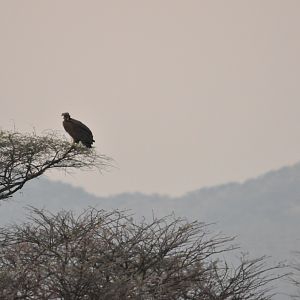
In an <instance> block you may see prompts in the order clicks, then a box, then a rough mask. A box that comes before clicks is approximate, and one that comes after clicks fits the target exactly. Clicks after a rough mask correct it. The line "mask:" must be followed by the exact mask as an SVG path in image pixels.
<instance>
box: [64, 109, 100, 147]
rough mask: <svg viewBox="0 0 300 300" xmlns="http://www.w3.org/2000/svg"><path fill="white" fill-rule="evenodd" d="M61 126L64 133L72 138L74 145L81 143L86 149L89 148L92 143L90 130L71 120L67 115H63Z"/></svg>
mask: <svg viewBox="0 0 300 300" xmlns="http://www.w3.org/2000/svg"><path fill="white" fill-rule="evenodd" d="M62 116H63V117H64V120H63V126H64V128H65V130H66V132H67V133H68V134H69V135H70V136H71V137H72V138H73V140H74V143H79V142H81V143H82V144H83V145H85V146H86V147H87V148H91V147H92V144H93V142H95V141H94V139H93V134H92V132H91V130H90V129H89V128H88V127H87V126H86V125H84V124H83V123H81V122H80V121H78V120H75V119H72V118H71V116H70V114H69V113H63V114H62Z"/></svg>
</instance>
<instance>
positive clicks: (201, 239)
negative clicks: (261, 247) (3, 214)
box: [0, 209, 276, 300]
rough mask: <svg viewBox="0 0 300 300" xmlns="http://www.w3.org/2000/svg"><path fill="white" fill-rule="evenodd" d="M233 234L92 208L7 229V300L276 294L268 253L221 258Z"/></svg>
mask: <svg viewBox="0 0 300 300" xmlns="http://www.w3.org/2000/svg"><path fill="white" fill-rule="evenodd" d="M231 241H232V239H231V238H226V237H223V236H220V235H215V236H213V235H212V234H211V233H209V232H208V227H207V225H205V224H203V223H199V222H193V223H189V222H187V221H185V220H182V219H176V218H174V217H166V218H163V219H154V220H153V221H152V222H150V223H147V222H145V221H142V222H140V223H137V222H135V221H134V220H133V219H132V218H131V217H130V216H128V215H127V214H125V213H123V212H118V211H114V212H105V211H99V210H95V209H89V210H87V211H85V212H84V213H83V214H82V215H80V216H77V217H76V216H74V215H73V214H72V212H60V213H59V214H57V215H52V214H50V213H47V212H45V211H42V210H37V209H33V210H32V215H31V219H30V222H28V223H25V224H21V225H15V226H11V227H7V228H2V229H1V230H0V298H1V299H105V300H106V299H144V300H148V299H161V300H164V299H166V300H167V299H182V300H183V299H201V300H213V299H215V300H225V299H230V300H242V299H243V300H245V299H253V300H254V299H255V300H257V299H270V298H271V294H270V291H271V286H270V282H272V281H273V280H274V279H275V278H276V276H274V275H272V274H271V273H270V272H272V270H275V269H276V267H274V268H273V267H271V268H270V267H267V266H266V263H265V259H264V258H259V259H254V260H249V259H247V258H246V257H243V258H242V259H241V262H240V264H239V265H238V266H236V267H229V265H228V264H227V263H226V262H225V261H223V260H221V259H220V253H223V252H227V251H230V250H233V247H232V246H231V245H230V244H231Z"/></svg>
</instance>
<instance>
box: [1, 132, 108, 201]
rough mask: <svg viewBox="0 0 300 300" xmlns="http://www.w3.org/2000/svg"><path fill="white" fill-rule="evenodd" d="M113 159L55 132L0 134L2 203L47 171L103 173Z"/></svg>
mask: <svg viewBox="0 0 300 300" xmlns="http://www.w3.org/2000/svg"><path fill="white" fill-rule="evenodd" d="M111 165H112V159H111V158H109V157H107V156H105V155H102V154H99V153H97V152H96V151H95V150H94V149H88V148H86V147H84V146H82V145H81V144H78V145H75V144H70V142H69V141H68V140H66V139H65V138H63V137H60V136H59V134H58V133H56V132H54V131H48V132H47V133H45V134H44V135H42V136H38V135H36V134H35V133H30V134H23V133H19V132H10V131H3V130H2V131H0V200H3V199H6V198H8V197H10V196H11V195H12V194H14V193H15V192H16V191H18V190H19V189H21V188H22V187H23V185H24V184H25V183H26V182H27V181H29V180H31V179H33V178H36V177H38V176H40V175H42V174H43V173H44V172H45V171H46V170H48V169H54V168H55V169H60V170H64V171H70V170H72V169H75V168H76V169H83V170H87V169H89V170H90V169H94V168H96V169H98V170H100V171H101V170H103V169H105V168H107V167H108V166H111Z"/></svg>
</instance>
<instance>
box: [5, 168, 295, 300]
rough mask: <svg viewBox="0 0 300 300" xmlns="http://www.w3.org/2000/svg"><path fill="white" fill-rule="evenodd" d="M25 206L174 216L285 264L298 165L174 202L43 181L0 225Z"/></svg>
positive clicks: (13, 204) (13, 202) (31, 186)
mask: <svg viewBox="0 0 300 300" xmlns="http://www.w3.org/2000/svg"><path fill="white" fill-rule="evenodd" d="M99 180H101V178H100V179H99ZM99 184H101V182H99ZM28 205H31V206H34V207H39V208H45V209H47V210H49V211H51V212H55V211H58V210H61V209H66V210H69V209H72V210H74V211H76V212H80V211H82V210H84V209H86V208H88V207H90V206H93V207H97V208H99V209H105V210H110V209H120V210H130V213H133V214H135V216H136V217H137V218H140V217H142V216H145V217H146V218H150V217H152V215H153V214H154V215H155V216H157V217H162V216H165V215H168V214H171V213H174V214H175V215H176V216H180V217H187V218H188V219H189V220H191V221H192V220H195V219H197V220H200V221H203V222H206V223H215V224H214V225H213V226H212V229H213V230H216V231H222V232H223V233H225V234H226V235H228V236H235V235H236V236H237V242H238V243H240V244H241V248H242V250H245V251H249V252H250V253H251V255H252V256H261V255H269V256H272V259H273V260H274V261H282V260H287V261H289V260H290V259H292V256H293V253H292V252H293V251H295V250H300V239H299V228H300V163H298V164H296V165H294V166H289V167H284V168H281V169H279V170H276V171H272V172H269V173H266V174H264V175H262V176H259V177H257V178H254V179H250V180H247V181H245V182H244V183H228V184H224V185H221V186H215V187H208V188H202V189H199V190H196V191H193V192H190V193H187V194H185V195H183V196H181V197H176V198H172V197H168V196H165V195H156V194H154V195H145V194H142V193H124V194H119V195H113V196H109V197H97V196H94V195H92V194H89V193H88V192H86V191H85V190H83V189H82V188H77V187H73V186H71V185H69V184H66V183H62V182H54V181H50V180H48V179H47V178H46V177H44V178H41V179H38V180H35V181H32V182H30V183H28V184H27V185H26V186H25V187H24V188H23V189H22V192H21V193H19V194H17V195H15V196H14V197H13V198H12V199H10V200H8V201H7V202H3V203H2V204H1V206H0V223H1V225H3V224H6V223H10V222H13V221H18V220H23V219H24V216H25V214H26V210H25V208H24V207H26V206H28ZM279 299H281V298H279Z"/></svg>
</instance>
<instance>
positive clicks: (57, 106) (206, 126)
mask: <svg viewBox="0 0 300 300" xmlns="http://www.w3.org/2000/svg"><path fill="white" fill-rule="evenodd" d="M0 41H1V42H0V43H1V44H0V103H1V106H0V107H1V108H0V120H1V123H0V126H1V127H2V128H4V129H12V128H13V126H14V125H13V124H15V126H16V127H17V129H18V130H20V131H30V130H32V128H33V127H34V128H35V129H36V131H37V132H42V131H43V130H45V129H55V130H63V128H62V125H61V121H62V119H61V116H60V115H61V113H62V112H65V111H68V112H69V113H70V114H71V116H73V117H74V118H76V119H79V120H81V121H83V122H84V123H86V124H87V125H88V126H89V127H90V128H91V129H92V131H93V133H94V137H95V140H96V144H95V146H96V147H97V149H98V150H99V151H100V152H102V153H105V154H107V155H109V156H112V157H113V158H114V159H115V160H116V161H117V163H118V167H119V168H118V169H116V170H113V171H111V172H110V173H105V174H104V175H100V174H98V173H97V172H93V173H75V174H73V176H65V175H58V174H57V173H55V172H53V173H52V174H51V177H52V178H63V179H64V180H66V181H68V182H72V183H73V184H75V185H80V186H82V187H84V188H86V189H87V190H89V191H91V192H93V193H96V194H99V195H106V194H111V193H118V192H123V191H137V190H138V191H142V192H147V193H152V192H160V193H168V194H172V195H178V194H182V193H184V192H187V191H190V190H193V189H197V188H200V187H203V186H207V185H214V184H219V183H225V182H228V181H233V180H234V181H235V180H239V181H240V180H244V179H246V178H249V177H254V176H257V175H259V174H261V173H263V172H266V171H268V170H270V169H275V168H279V167H281V166H283V165H286V164H293V163H296V162H298V161H299V160H300V119H299V115H300V84H299V79H300V59H299V54H300V1H299V0H294V1H291V0H281V1H276V0H248V1H246V0H245V1H242V0H235V1H231V0H227V1H213V0H207V1H201V0H195V1H191V0H181V1H176V0H145V1H141V0H136V1H125V0H119V1H112V0H109V1H100V0H98V1H96V0H95V1H88V0H84V1H83V0H82V1H75V0H69V1H64V0H59V1H58V0H48V1H47V0H44V1H40V0H35V1H31V0H26V1H16V0H0Z"/></svg>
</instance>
